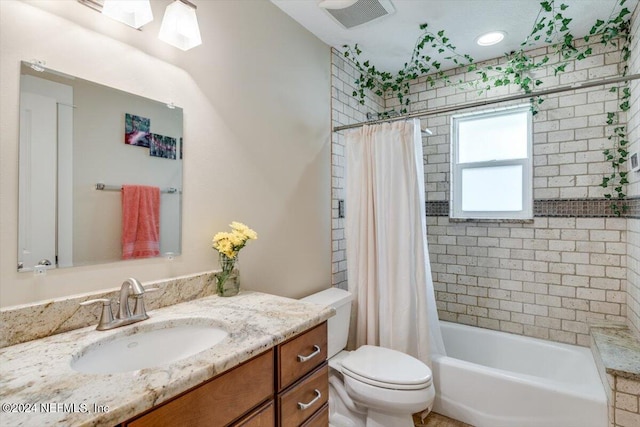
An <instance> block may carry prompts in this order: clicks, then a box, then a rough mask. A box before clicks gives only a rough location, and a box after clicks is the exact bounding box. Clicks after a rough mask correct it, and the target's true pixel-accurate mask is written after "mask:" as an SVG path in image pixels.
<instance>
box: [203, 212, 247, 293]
mask: <svg viewBox="0 0 640 427" xmlns="http://www.w3.org/2000/svg"><path fill="white" fill-rule="evenodd" d="M229 226H230V227H231V231H230V232H225V231H221V232H219V233H216V235H215V236H213V245H212V246H213V249H215V250H217V251H218V254H219V255H218V260H219V262H220V268H221V271H220V273H216V274H215V277H216V291H217V293H218V295H220V296H225V297H230V296H233V295H237V293H238V292H239V290H240V273H239V272H238V270H237V269H236V268H235V267H236V262H237V260H238V253H239V252H240V250H241V249H242V248H244V247H245V246H246V244H247V243H248V242H249V240H256V239H257V238H258V233H256V232H255V231H253V230H252V229H250V228H249V227H247V226H246V225H244V224H243V223H241V222H236V221H233V222H232V223H231V224H229Z"/></svg>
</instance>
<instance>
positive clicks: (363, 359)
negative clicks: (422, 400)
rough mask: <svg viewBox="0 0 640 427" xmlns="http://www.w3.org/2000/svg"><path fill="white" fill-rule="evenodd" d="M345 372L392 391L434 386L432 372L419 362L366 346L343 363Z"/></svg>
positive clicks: (401, 354)
mask: <svg viewBox="0 0 640 427" xmlns="http://www.w3.org/2000/svg"><path fill="white" fill-rule="evenodd" d="M342 373H343V374H344V375H348V376H350V377H352V378H354V379H357V380H359V381H362V382H365V383H368V384H371V385H374V386H378V387H384V388H391V389H405V390H409V389H420V388H425V387H428V386H429V385H430V384H431V379H432V376H431V369H429V367H428V366H427V365H425V364H424V363H422V362H421V361H420V360H418V359H416V358H414V357H412V356H409V355H408V354H404V353H401V352H399V351H396V350H391V349H389V348H384V347H375V346H371V345H363V346H362V347H360V348H358V349H357V350H356V351H354V352H352V353H351V354H349V356H347V357H345V358H344V359H343V360H342Z"/></svg>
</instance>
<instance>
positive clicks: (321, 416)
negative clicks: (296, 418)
mask: <svg viewBox="0 0 640 427" xmlns="http://www.w3.org/2000/svg"><path fill="white" fill-rule="evenodd" d="M328 425H329V404H325V405H324V406H323V407H322V408H320V409H319V410H318V412H316V413H315V414H314V415H313V417H311V418H309V419H308V420H307V421H306V422H305V423H304V424H303V425H302V427H327V426H328Z"/></svg>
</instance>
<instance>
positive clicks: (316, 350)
mask: <svg viewBox="0 0 640 427" xmlns="http://www.w3.org/2000/svg"><path fill="white" fill-rule="evenodd" d="M319 354H320V346H318V345H314V346H313V353H311V354H310V355H308V356H301V355H298V362H306V361H307V360H309V359H313V358H314V357H316V356H317V355H319Z"/></svg>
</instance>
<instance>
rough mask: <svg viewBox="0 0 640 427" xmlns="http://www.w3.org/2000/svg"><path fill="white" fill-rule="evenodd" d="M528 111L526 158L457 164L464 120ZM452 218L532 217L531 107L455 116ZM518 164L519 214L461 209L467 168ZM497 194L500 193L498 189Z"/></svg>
mask: <svg viewBox="0 0 640 427" xmlns="http://www.w3.org/2000/svg"><path fill="white" fill-rule="evenodd" d="M521 111H527V112H528V114H527V158H521V159H508V160H490V161H482V162H469V163H458V159H459V144H458V142H459V139H458V125H459V123H460V122H461V121H463V120H465V119H467V120H468V119H470V118H473V119H474V120H477V119H478V118H482V117H496V116H499V115H506V114H513V113H516V112H521ZM451 135H452V138H451V159H452V161H451V171H450V172H451V186H450V199H449V200H451V205H452V207H451V210H450V214H449V215H450V217H451V218H460V219H473V218H477V219H531V218H533V156H532V154H533V148H532V145H533V144H532V137H533V132H532V117H531V113H530V107H529V106H528V105H522V106H517V107H510V108H504V109H500V110H492V111H490V112H479V113H478V112H475V113H468V114H462V115H457V116H453V118H452V121H451ZM512 165H518V166H521V167H522V210H520V211H464V210H462V173H463V170H465V169H472V168H492V167H504V166H512ZM494 190H495V191H500V189H499V188H495V189H494Z"/></svg>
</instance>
